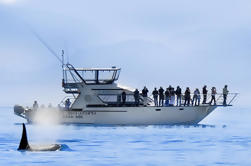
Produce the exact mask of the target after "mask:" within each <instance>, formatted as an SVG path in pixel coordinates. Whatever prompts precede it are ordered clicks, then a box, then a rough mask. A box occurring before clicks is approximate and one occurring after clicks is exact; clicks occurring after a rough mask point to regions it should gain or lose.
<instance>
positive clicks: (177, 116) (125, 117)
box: [22, 105, 217, 125]
mask: <svg viewBox="0 0 251 166" xmlns="http://www.w3.org/2000/svg"><path fill="white" fill-rule="evenodd" d="M216 107H217V106H209V105H207V106H190V107H100V108H99V107H96V108H87V109H86V110H84V111H58V110H57V111H56V110H48V111H46V110H38V111H32V110H31V111H30V112H26V113H24V115H23V116H22V117H25V118H26V119H27V120H28V121H29V122H33V123H39V122H40V121H42V122H43V121H44V122H46V121H49V122H57V123H70V124H73V123H75V124H98V125H162V124H163V125H164V124H165V125H176V124H189V125H190V124H198V123H199V122H200V121H201V120H202V119H204V118H205V117H206V116H207V115H209V114H210V113H211V112H212V111H213V110H214V109H215V108H216Z"/></svg>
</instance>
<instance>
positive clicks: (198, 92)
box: [195, 88, 200, 106]
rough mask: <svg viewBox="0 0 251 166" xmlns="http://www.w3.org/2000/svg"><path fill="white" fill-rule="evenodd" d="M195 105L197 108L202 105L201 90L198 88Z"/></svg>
mask: <svg viewBox="0 0 251 166" xmlns="http://www.w3.org/2000/svg"><path fill="white" fill-rule="evenodd" d="M197 102H198V103H197ZM195 105H197V106H199V105H200V90H199V89H198V88H197V99H196V101H195Z"/></svg>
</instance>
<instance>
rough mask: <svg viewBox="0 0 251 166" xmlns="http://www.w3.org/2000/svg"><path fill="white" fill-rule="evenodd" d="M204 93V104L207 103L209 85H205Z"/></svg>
mask: <svg viewBox="0 0 251 166" xmlns="http://www.w3.org/2000/svg"><path fill="white" fill-rule="evenodd" d="M202 93H203V102H202V104H206V102H207V86H206V85H205V86H204V87H203V89H202Z"/></svg>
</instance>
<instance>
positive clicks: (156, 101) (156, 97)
mask: <svg viewBox="0 0 251 166" xmlns="http://www.w3.org/2000/svg"><path fill="white" fill-rule="evenodd" d="M152 94H153V100H154V105H155V106H158V95H159V92H158V90H157V88H154V90H153V93H152Z"/></svg>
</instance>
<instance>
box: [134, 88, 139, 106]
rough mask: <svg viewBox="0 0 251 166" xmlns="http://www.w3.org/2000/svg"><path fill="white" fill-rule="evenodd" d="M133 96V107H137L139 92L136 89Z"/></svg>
mask: <svg viewBox="0 0 251 166" xmlns="http://www.w3.org/2000/svg"><path fill="white" fill-rule="evenodd" d="M133 96H134V100H135V105H136V106H139V90H138V89H136V90H135V91H134V93H133Z"/></svg>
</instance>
